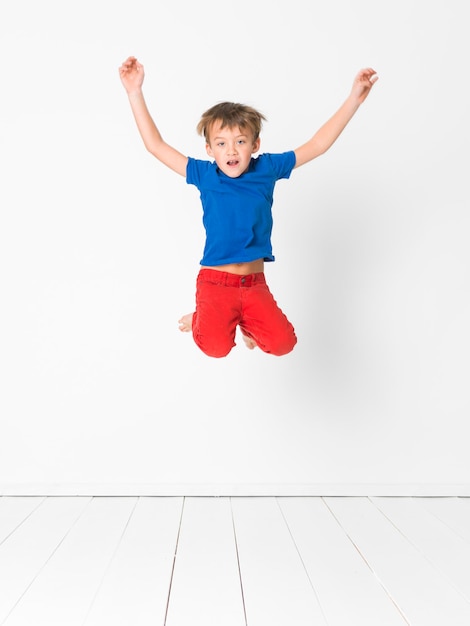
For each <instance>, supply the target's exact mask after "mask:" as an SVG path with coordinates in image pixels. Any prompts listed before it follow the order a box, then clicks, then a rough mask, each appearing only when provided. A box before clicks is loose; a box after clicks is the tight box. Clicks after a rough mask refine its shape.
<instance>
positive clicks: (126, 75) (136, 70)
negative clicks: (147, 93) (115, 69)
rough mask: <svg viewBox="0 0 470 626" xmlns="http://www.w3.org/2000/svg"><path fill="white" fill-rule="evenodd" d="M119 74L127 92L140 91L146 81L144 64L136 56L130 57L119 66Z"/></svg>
mask: <svg viewBox="0 0 470 626" xmlns="http://www.w3.org/2000/svg"><path fill="white" fill-rule="evenodd" d="M119 76H120V77H121V82H122V84H123V85H124V88H125V89H126V91H127V93H131V92H133V91H140V90H141V88H142V83H143V82H144V66H143V65H141V64H140V63H139V62H138V61H137V59H136V58H135V57H128V58H127V59H126V60H125V61H124V63H123V64H122V65H121V67H120V68H119Z"/></svg>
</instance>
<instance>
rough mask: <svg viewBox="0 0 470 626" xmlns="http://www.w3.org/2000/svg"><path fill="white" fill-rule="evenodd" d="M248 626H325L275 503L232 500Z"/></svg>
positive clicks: (244, 499)
mask: <svg viewBox="0 0 470 626" xmlns="http://www.w3.org/2000/svg"><path fill="white" fill-rule="evenodd" d="M232 506H233V512H234V520H235V530H236V536H237V542H238V550H239V557H240V569H241V575H242V582H243V590H244V597H245V606H246V616H247V623H248V625H249V626H267V625H269V626H286V625H291V624H292V625H294V624H295V626H317V625H318V626H325V625H326V621H325V619H324V615H323V613H322V610H321V607H320V605H319V602H318V599H317V596H316V593H315V590H314V588H313V587H312V584H311V582H310V580H309V578H308V575H307V572H306V571H305V568H304V565H303V563H302V560H301V558H300V556H299V554H298V552H297V548H296V546H295V544H294V542H293V540H292V537H291V535H290V532H289V529H288V527H287V525H286V523H285V520H284V518H283V516H282V512H281V510H280V508H279V506H278V504H277V501H276V499H275V498H270V497H269V498H233V499H232Z"/></svg>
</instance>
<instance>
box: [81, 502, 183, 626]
mask: <svg viewBox="0 0 470 626" xmlns="http://www.w3.org/2000/svg"><path fill="white" fill-rule="evenodd" d="M182 505H183V498H180V497H178V498H145V497H143V498H139V501H138V503H137V506H136V508H135V510H134V513H133V515H132V517H131V519H130V521H129V525H128V527H127V529H126V532H125V534H124V536H123V538H122V541H121V543H120V545H119V548H118V550H117V552H116V554H115V556H114V558H113V560H112V562H111V564H110V567H109V570H108V571H107V572H106V575H105V578H104V580H103V584H102V585H101V587H100V589H99V591H98V594H97V596H96V598H95V601H94V602H93V604H92V606H91V610H90V612H89V614H88V616H87V619H86V620H85V622H84V625H86V626H107V624H110V625H112V626H131V625H132V626H163V623H164V619H165V612H166V605H167V599H168V592H169V588H170V579H171V572H172V567H173V559H174V554H175V548H176V539H177V536H178V529H179V523H180V517H181V509H182Z"/></svg>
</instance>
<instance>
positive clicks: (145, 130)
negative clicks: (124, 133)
mask: <svg viewBox="0 0 470 626" xmlns="http://www.w3.org/2000/svg"><path fill="white" fill-rule="evenodd" d="M127 95H128V98H129V103H130V105H131V109H132V113H133V115H134V119H135V122H136V124H137V128H138V130H139V133H140V136H141V137H142V141H143V142H144V145H145V147H146V148H147V150H148V151H149V152H151V153H152V154H153V155H155V156H156V157H157V158H158V152H159V150H160V149H161V148H162V145H163V144H164V141H163V138H162V136H161V134H160V131H159V130H158V128H157V126H156V125H155V122H154V121H153V119H152V116H151V115H150V113H149V110H148V108H147V104H146V102H145V98H144V95H143V93H142V91H140V90H139V91H134V92H130V93H128V94H127Z"/></svg>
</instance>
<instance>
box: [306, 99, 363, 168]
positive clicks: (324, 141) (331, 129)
mask: <svg viewBox="0 0 470 626" xmlns="http://www.w3.org/2000/svg"><path fill="white" fill-rule="evenodd" d="M359 106H360V103H358V101H357V99H355V98H353V97H352V96H349V97H348V98H347V99H346V100H345V101H344V103H343V104H342V105H341V106H340V108H339V109H338V110H337V111H336V113H335V114H334V115H333V116H332V117H330V119H329V120H328V121H327V122H325V124H323V126H321V127H320V128H319V129H318V130H317V132H316V133H315V134H314V135H313V137H312V138H311V139H310V140H309V141H307V143H305V144H304V145H303V146H300V148H297V150H295V153H296V167H299V166H300V165H303V164H304V163H307V162H308V161H311V160H312V159H315V158H316V157H317V156H320V155H321V154H324V153H325V152H326V151H327V150H329V148H331V146H332V145H333V144H334V143H335V141H336V140H337V139H338V137H339V136H340V135H341V133H342V132H343V130H344V129H345V128H346V126H347V124H348V123H349V121H350V120H351V118H352V117H353V115H354V114H355V113H356V111H357V109H358V108H359Z"/></svg>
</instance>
